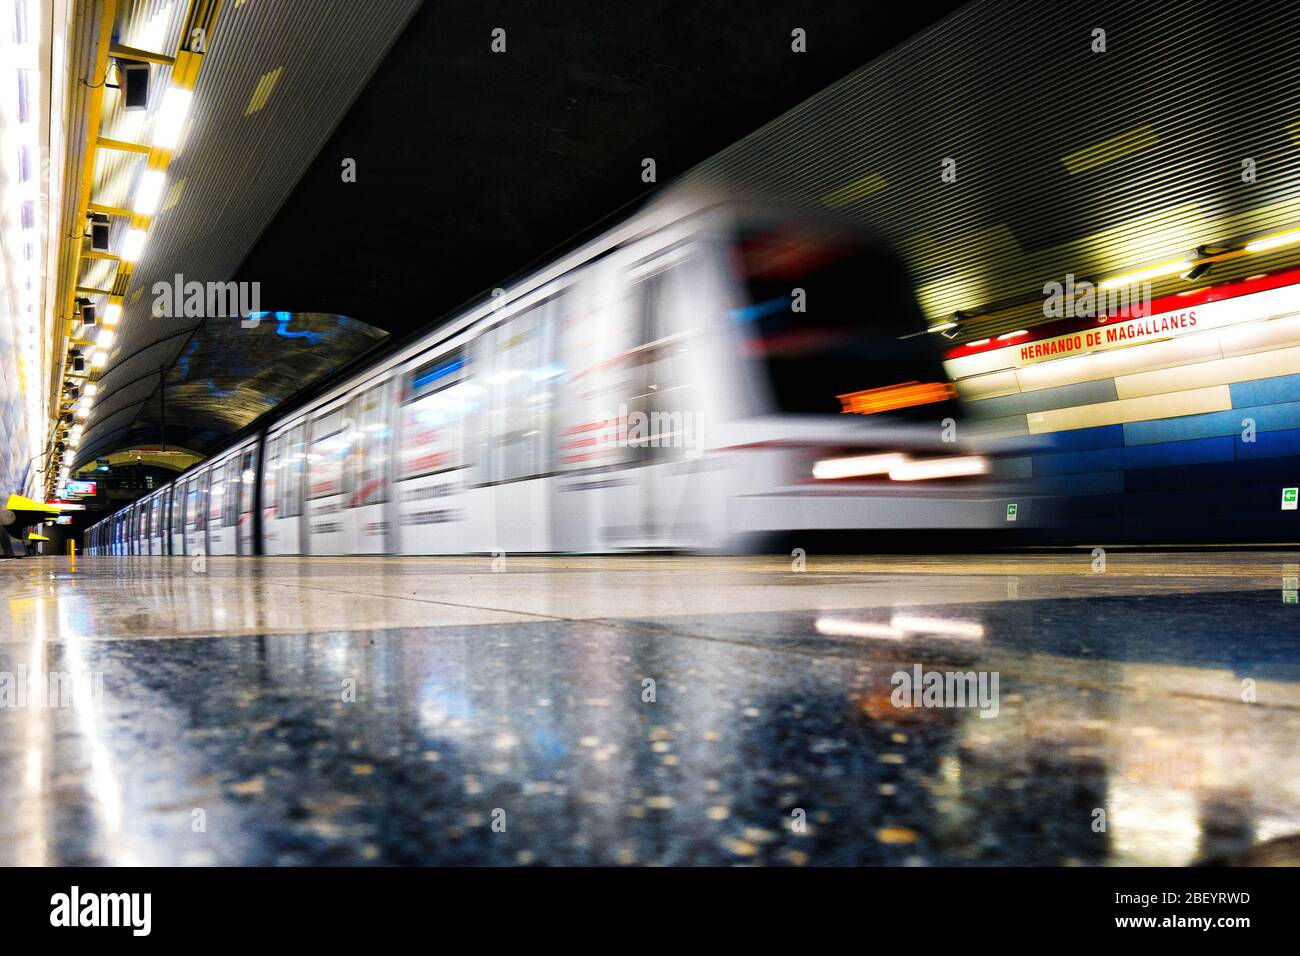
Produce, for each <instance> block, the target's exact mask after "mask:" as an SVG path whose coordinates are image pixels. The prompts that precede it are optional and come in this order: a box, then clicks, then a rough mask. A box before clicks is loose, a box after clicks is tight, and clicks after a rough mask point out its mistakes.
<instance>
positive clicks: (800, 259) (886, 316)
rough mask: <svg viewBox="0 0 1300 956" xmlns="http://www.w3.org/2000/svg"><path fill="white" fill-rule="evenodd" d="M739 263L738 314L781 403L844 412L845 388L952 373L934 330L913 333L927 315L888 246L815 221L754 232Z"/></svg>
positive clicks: (747, 343)
mask: <svg viewBox="0 0 1300 956" xmlns="http://www.w3.org/2000/svg"><path fill="white" fill-rule="evenodd" d="M734 269H735V271H736V273H737V277H738V279H739V284H740V285H741V286H742V288H743V289H744V290H745V292H746V294H747V297H748V301H747V303H746V304H745V305H744V306H743V307H741V308H737V309H735V310H734V311H733V313H732V315H731V320H732V323H733V324H734V325H735V327H736V328H737V329H738V330H739V332H740V334H741V337H742V345H741V348H742V353H743V356H744V359H745V362H746V364H747V365H748V366H749V367H750V368H751V370H752V371H753V373H754V381H756V382H763V381H766V382H767V384H768V386H769V387H770V389H771V392H772V397H773V398H774V399H775V402H776V406H777V408H778V409H779V410H780V411H783V412H795V413H812V414H840V413H842V412H843V411H845V410H846V409H847V408H848V407H849V406H848V405H847V404H846V403H845V402H844V401H842V400H841V396H846V395H852V394H854V393H857V392H864V391H869V390H872V389H878V388H884V387H886V386H890V385H900V384H905V383H911V382H920V383H927V384H928V383H943V382H945V381H946V377H945V376H944V372H943V366H942V364H941V360H940V356H939V353H938V351H937V350H936V349H935V348H934V342H933V341H932V339H933V336H926V335H917V334H916V333H918V332H921V331H923V330H924V328H925V323H924V320H923V318H922V316H921V313H920V311H919V309H918V308H917V306H916V302H915V300H914V298H913V296H912V291H911V285H910V283H909V282H908V278H907V275H906V273H905V272H904V270H903V268H902V266H901V264H900V263H899V262H898V261H897V259H896V258H895V257H894V256H893V255H892V254H891V253H889V252H887V251H886V250H884V249H883V248H879V247H872V246H871V245H870V244H868V243H866V242H863V241H861V240H860V239H858V238H857V237H854V236H851V235H849V234H846V233H842V232H839V231H831V230H828V229H823V228H817V227H811V226H803V227H791V228H784V229H782V228H775V229H769V230H765V231H764V230H751V231H749V232H748V233H746V234H743V235H742V236H741V239H740V241H739V243H738V244H737V246H736V256H735V258H734ZM920 409H921V411H922V413H924V414H926V415H927V416H931V415H933V414H934V413H935V411H936V406H935V405H933V404H929V405H923V406H920ZM905 411H906V410H905ZM910 411H915V409H911V410H910Z"/></svg>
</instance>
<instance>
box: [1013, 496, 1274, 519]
mask: <svg viewBox="0 0 1300 956" xmlns="http://www.w3.org/2000/svg"><path fill="white" fill-rule="evenodd" d="M1292 490H1293V491H1294V490H1295V489H1292ZM1019 513H1020V505H1018V504H1016V503H1015V502H1014V501H1013V502H1011V503H1010V504H1009V505H1007V520H1008V521H1015V520H1016V515H1017V514H1019Z"/></svg>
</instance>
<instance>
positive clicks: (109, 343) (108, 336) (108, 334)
mask: <svg viewBox="0 0 1300 956" xmlns="http://www.w3.org/2000/svg"><path fill="white" fill-rule="evenodd" d="M115 338H117V336H116V335H115V334H114V332H113V330H112V329H100V330H99V335H97V336H96V337H95V344H96V345H98V346H99V347H100V348H101V349H108V348H112V347H113V340H114V339H115Z"/></svg>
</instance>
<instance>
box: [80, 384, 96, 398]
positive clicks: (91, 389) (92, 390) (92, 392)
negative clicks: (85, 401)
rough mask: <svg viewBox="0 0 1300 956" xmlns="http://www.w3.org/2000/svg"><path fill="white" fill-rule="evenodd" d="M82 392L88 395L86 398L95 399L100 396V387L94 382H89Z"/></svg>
mask: <svg viewBox="0 0 1300 956" xmlns="http://www.w3.org/2000/svg"><path fill="white" fill-rule="evenodd" d="M81 391H82V393H83V394H84V395H86V397H88V398H93V397H94V396H96V395H98V394H99V386H98V385H96V384H95V383H94V382H87V383H86V386H85V388H83V389H82V390H81Z"/></svg>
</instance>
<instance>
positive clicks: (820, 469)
mask: <svg viewBox="0 0 1300 956" xmlns="http://www.w3.org/2000/svg"><path fill="white" fill-rule="evenodd" d="M906 461H907V456H906V455H902V454H900V453H898V452H889V453H886V454H883V455H856V456H854V457H852V458H823V459H822V460H821V461H819V462H817V463H815V464H814V465H813V472H812V473H813V477H814V478H817V479H819V480H821V481H831V480H834V479H836V478H858V477H861V476H863V475H887V474H889V470H890V469H891V468H896V467H898V466H899V465H901V464H903V463H904V462H906Z"/></svg>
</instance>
